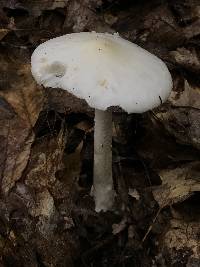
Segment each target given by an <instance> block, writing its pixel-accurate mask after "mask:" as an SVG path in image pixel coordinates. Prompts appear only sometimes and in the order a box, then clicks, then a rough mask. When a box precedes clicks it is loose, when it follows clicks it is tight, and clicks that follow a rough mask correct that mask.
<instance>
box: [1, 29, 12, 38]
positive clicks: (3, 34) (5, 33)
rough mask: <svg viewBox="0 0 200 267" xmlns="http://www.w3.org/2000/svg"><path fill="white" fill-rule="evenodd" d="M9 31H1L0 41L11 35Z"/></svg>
mask: <svg viewBox="0 0 200 267" xmlns="http://www.w3.org/2000/svg"><path fill="white" fill-rule="evenodd" d="M9 31H10V30H8V29H0V41H1V40H2V39H3V38H4V37H5V36H6V35H7V34H8V33H9Z"/></svg>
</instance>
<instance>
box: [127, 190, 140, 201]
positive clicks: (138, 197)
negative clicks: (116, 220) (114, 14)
mask: <svg viewBox="0 0 200 267" xmlns="http://www.w3.org/2000/svg"><path fill="white" fill-rule="evenodd" d="M128 194H129V196H131V197H133V198H135V199H136V200H139V199H140V194H139V193H138V191H137V190H136V189H132V188H129V190H128Z"/></svg>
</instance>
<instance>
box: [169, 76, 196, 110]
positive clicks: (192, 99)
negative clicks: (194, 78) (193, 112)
mask: <svg viewBox="0 0 200 267" xmlns="http://www.w3.org/2000/svg"><path fill="white" fill-rule="evenodd" d="M169 101H170V102H171V103H172V105H173V106H175V107H189V108H196V109H200V87H197V86H192V85H190V84H189V83H188V81H187V80H184V88H183V91H181V92H176V91H173V92H172V94H171V96H170V98H169Z"/></svg>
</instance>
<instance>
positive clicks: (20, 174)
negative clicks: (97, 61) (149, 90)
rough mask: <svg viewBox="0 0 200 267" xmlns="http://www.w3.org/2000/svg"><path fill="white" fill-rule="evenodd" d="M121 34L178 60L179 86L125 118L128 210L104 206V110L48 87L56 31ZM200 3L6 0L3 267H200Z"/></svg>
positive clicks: (120, 134) (0, 132) (0, 98)
mask: <svg viewBox="0 0 200 267" xmlns="http://www.w3.org/2000/svg"><path fill="white" fill-rule="evenodd" d="M80 31H97V32H110V33H113V32H118V33H119V34H120V35H121V36H122V37H124V38H126V39H128V40H130V41H132V42H134V43H136V44H138V45H140V46H142V47H143V48H145V49H147V50H148V51H150V52H152V53H154V54H155V55H157V56H158V57H160V58H161V59H162V60H163V61H165V63H166V64H167V66H168V68H169V70H170V72H171V74H172V77H173V84H174V86H173V92H172V93H171V95H170V98H169V100H168V101H167V102H166V103H165V104H164V105H162V106H161V107H159V108H157V109H154V110H153V111H150V112H147V113H145V114H141V115H136V114H130V115H128V114H125V113H123V114H119V113H115V114H113V120H114V123H113V176H114V177H113V178H114V182H115V190H116V192H117V194H116V206H115V209H114V210H113V211H110V212H106V213H96V212H95V210H94V201H93V198H92V197H91V195H90V191H91V187H92V182H93V174H92V173H93V125H94V113H93V110H91V109H90V108H89V107H88V106H87V104H86V103H82V102H80V101H79V100H78V99H75V98H74V97H73V96H72V95H69V94H68V93H67V92H65V91H62V90H60V89H51V88H46V89H44V88H43V87H41V86H38V85H36V82H35V81H34V79H33V77H32V75H31V71H30V58H31V54H32V52H33V51H34V49H35V48H36V47H37V46H38V45H39V44H40V43H42V42H44V41H46V40H49V39H50V38H53V37H57V36H60V35H63V34H66V33H72V32H80ZM199 74H200V3H199V1H198V0H168V1H167V0H152V1H148V0H146V1H145V0H140V1H139V0H135V1H131V0H49V1H47V0H40V1H39V0H30V1H29V0H26V1H25V0H0V177H1V179H0V190H1V191H0V192H1V195H0V266H1V267H44V266H45V267H62V266H63V267H73V266H74V267H86V266H88V267H133V266H134V267H140V266H141V267H169V266H173V267H185V266H186V267H199V266H200V205H199V203H200V193H199V191H200V75H199Z"/></svg>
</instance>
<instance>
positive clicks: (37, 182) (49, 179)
mask: <svg viewBox="0 0 200 267" xmlns="http://www.w3.org/2000/svg"><path fill="white" fill-rule="evenodd" d="M65 134H66V133H65V131H64V130H63V129H61V131H60V133H59V135H58V136H55V137H49V136H47V137H43V138H41V139H40V140H37V142H36V143H35V145H34V146H33V148H32V150H31V156H30V161H29V163H28V166H27V169H26V172H25V184H27V185H28V186H30V187H31V188H34V189H38V190H41V189H43V188H46V187H49V186H50V185H51V184H53V183H54V182H55V180H56V178H55V173H56V171H57V170H59V169H61V168H62V157H63V151H64V147H65V141H66V140H65V139H66V135H65Z"/></svg>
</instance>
